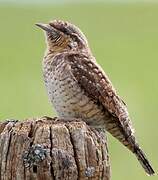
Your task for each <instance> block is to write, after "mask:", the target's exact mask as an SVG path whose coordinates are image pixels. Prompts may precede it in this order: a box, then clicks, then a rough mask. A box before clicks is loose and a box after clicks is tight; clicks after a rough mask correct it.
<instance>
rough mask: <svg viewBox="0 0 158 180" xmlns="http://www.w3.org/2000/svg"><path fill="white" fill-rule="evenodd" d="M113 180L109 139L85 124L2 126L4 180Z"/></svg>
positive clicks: (46, 121)
mask: <svg viewBox="0 0 158 180" xmlns="http://www.w3.org/2000/svg"><path fill="white" fill-rule="evenodd" d="M30 179H31V180H35V179H36V180H77V179H81V180H87V179H92V180H109V179H110V165H109V156H108V151H107V140H106V135H105V133H104V132H103V131H98V130H95V129H92V128H90V127H88V126H87V125H86V124H85V123H84V122H83V121H79V120H75V119H74V120H70V121H66V122H65V121H64V120H61V119H60V120H59V119H57V118H53V119H52V118H48V117H43V118H36V119H28V120H25V121H20V122H18V121H14V120H11V121H5V122H1V123H0V180H30Z"/></svg>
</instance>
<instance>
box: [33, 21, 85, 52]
mask: <svg viewBox="0 0 158 180" xmlns="http://www.w3.org/2000/svg"><path fill="white" fill-rule="evenodd" d="M36 25H37V26H38V27H40V28H41V29H43V30H44V31H45V33H46V41H47V45H48V49H49V50H50V51H52V52H55V53H56V52H57V53H58V52H63V51H66V50H80V51H82V50H84V49H87V47H88V43H87V39H86V37H85V35H84V34H83V33H82V32H81V31H80V29H79V28H78V27H76V26H74V25H73V24H71V23H69V22H65V21H61V20H54V21H51V22H49V23H48V24H43V23H37V24H36Z"/></svg>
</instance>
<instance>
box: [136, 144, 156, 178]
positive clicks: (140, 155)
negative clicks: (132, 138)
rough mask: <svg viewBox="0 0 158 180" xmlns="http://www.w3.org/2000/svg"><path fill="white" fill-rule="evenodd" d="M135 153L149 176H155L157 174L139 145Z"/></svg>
mask: <svg viewBox="0 0 158 180" xmlns="http://www.w3.org/2000/svg"><path fill="white" fill-rule="evenodd" d="M134 153H135V155H136V157H137V159H138V161H139V162H140V164H141V165H142V167H143V168H144V170H145V171H146V173H147V174H148V175H149V176H151V175H154V174H155V172H154V170H153V168H152V167H151V165H150V163H149V161H148V159H147V158H146V155H145V154H144V152H143V151H142V150H141V149H140V147H139V146H138V145H136V146H135V152H134Z"/></svg>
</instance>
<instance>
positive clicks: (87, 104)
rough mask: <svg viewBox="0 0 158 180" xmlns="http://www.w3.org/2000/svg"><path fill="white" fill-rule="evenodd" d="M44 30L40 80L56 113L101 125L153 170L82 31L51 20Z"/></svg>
mask: <svg viewBox="0 0 158 180" xmlns="http://www.w3.org/2000/svg"><path fill="white" fill-rule="evenodd" d="M44 28H45V27H44ZM44 28H42V29H44ZM47 28H48V29H51V31H53V35H51V31H50V30H49V31H48V30H46V29H47ZM44 30H46V32H47V33H46V37H47V44H48V49H47V51H46V54H45V57H44V60H43V72H44V80H45V84H46V87H47V91H48V95H49V99H50V101H51V102H52V104H53V105H54V107H55V109H56V111H57V114H58V115H59V117H62V118H65V120H66V119H68V118H82V119H83V120H84V121H85V122H86V123H87V124H88V125H90V126H93V127H96V128H105V129H106V130H107V131H108V132H110V133H111V134H112V135H113V136H114V137H115V138H117V139H118V140H119V141H120V142H121V143H122V144H124V145H125V146H127V147H128V148H129V149H130V150H131V151H132V152H133V153H135V155H136V156H137V158H138V160H139V161H140V163H141V164H142V166H143V168H144V169H145V171H146V172H147V173H148V174H149V175H151V174H154V171H153V169H152V167H151V166H150V164H149V162H148V160H147V159H146V157H145V155H144V153H143V151H142V150H141V149H140V147H139V145H138V143H137V142H136V140H135V137H134V131H133V129H132V125H131V121H130V118H129V115H128V111H127V108H126V105H125V103H124V102H123V101H122V99H121V98H120V97H119V96H118V95H117V93H116V91H115V89H114V87H113V86H112V83H111V82H110V80H109V78H108V77H107V75H106V74H105V73H104V71H103V70H102V68H101V67H100V66H99V65H98V64H97V62H96V60H95V58H94V57H93V55H92V53H91V51H90V49H89V47H88V43H87V40H86V38H85V36H84V35H83V33H82V32H81V31H80V30H79V29H78V28H77V27H76V26H74V25H72V24H70V23H68V22H63V21H53V22H51V23H49V25H47V26H46V28H45V29H44ZM55 32H56V33H57V34H55V38H54V39H53V36H54V33H55Z"/></svg>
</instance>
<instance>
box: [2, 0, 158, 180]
mask: <svg viewBox="0 0 158 180" xmlns="http://www.w3.org/2000/svg"><path fill="white" fill-rule="evenodd" d="M142 1H143V0H142ZM31 2H32V3H31ZM59 2H60V3H59ZM155 2H156V1H155ZM51 19H63V20H68V21H70V22H72V23H74V24H76V25H78V26H79V27H80V28H81V29H82V30H83V32H84V33H85V34H86V35H87V37H88V40H89V43H90V46H91V48H92V51H93V54H94V55H95V57H96V59H97V61H98V62H99V63H100V64H101V66H102V67H103V68H104V70H105V71H106V73H107V74H108V76H109V77H110V79H111V80H112V82H113V84H114V86H115V87H116V89H117V90H118V93H119V94H120V96H122V98H123V99H124V100H125V102H126V103H127V104H128V109H129V112H130V116H131V118H132V121H133V124H134V127H135V129H136V135H137V137H138V139H139V142H140V144H141V145H142V147H143V149H144V150H145V152H147V155H148V157H149V159H150V160H151V162H152V164H153V166H154V168H155V170H156V171H157V170H158V123H157V121H158V120H157V119H158V109H157V108H158V4H157V3H154V1H153V3H149V2H148V3H143V2H137V1H135V3H128V2H127V1H126V2H124V3H122V2H121V1H119V3H118V2H117V0H116V1H115V2H113V3H110V2H106V3H104V2H103V1H102V2H101V1H98V2H97V1H95V2H93V3H92V1H91V3H90V2H87V3H85V1H84V3H83V1H82V2H81V1H78V2H77V3H74V2H73V3H71V2H66V1H64V2H62V1H58V3H56V2H54V3H46V1H39V2H38V1H33V0H32V1H30V2H29V1H27V3H26V2H25V1H19V2H18V1H16V0H13V1H11V0H10V1H9V0H6V1H5V2H4V1H3V2H2V0H1V1H0V101H1V102H0V119H1V120H4V119H7V118H14V119H25V118H27V117H40V116H44V115H47V116H54V115H55V113H54V111H52V107H51V105H50V103H49V102H48V98H47V94H46V91H45V87H44V83H43V78H42V69H41V61H42V57H43V54H44V51H45V48H46V47H45V43H44V36H43V33H42V31H41V30H39V29H38V28H36V27H35V25H34V24H35V23H36V22H48V21H49V20H51ZM109 151H110V159H111V166H112V180H127V179H128V180H133V179H135V180H147V179H150V180H154V179H155V180H156V179H158V177H156V176H155V177H148V176H146V174H145V173H144V171H143V169H142V168H141V166H140V165H139V163H138V162H137V160H136V159H135V157H134V156H133V155H132V154H131V153H129V151H128V150H127V149H125V148H124V147H123V146H122V145H120V143H118V142H117V141H116V140H115V139H114V138H112V137H111V136H109Z"/></svg>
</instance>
